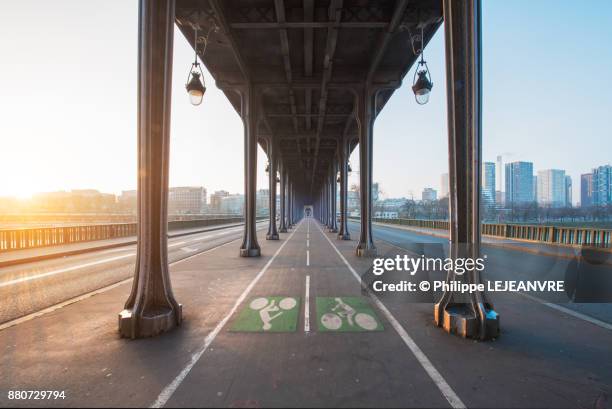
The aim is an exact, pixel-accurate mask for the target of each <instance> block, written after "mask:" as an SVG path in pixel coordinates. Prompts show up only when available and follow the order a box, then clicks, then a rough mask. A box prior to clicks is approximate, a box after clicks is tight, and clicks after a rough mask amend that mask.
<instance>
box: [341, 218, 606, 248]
mask: <svg viewBox="0 0 612 409" xmlns="http://www.w3.org/2000/svg"><path fill="white" fill-rule="evenodd" d="M349 219H358V218H356V217H349ZM372 221H374V222H379V223H385V224H395V225H402V226H411V227H420V228H426V229H436V230H449V222H448V221H447V220H421V219H380V218H373V219H372ZM482 234H483V235H485V236H492V237H501V238H507V239H515V240H524V241H532V242H540V243H551V244H566V245H574V246H583V245H586V246H598V247H612V230H610V229H600V228H593V227H565V226H545V225H533V224H498V223H483V224H482Z"/></svg>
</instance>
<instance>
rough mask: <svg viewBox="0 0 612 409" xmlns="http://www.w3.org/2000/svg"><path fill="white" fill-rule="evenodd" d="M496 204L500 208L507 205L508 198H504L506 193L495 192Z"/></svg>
mask: <svg viewBox="0 0 612 409" xmlns="http://www.w3.org/2000/svg"><path fill="white" fill-rule="evenodd" d="M495 203H496V204H497V205H498V206H504V205H505V204H506V197H505V196H504V192H502V191H501V190H496V191H495Z"/></svg>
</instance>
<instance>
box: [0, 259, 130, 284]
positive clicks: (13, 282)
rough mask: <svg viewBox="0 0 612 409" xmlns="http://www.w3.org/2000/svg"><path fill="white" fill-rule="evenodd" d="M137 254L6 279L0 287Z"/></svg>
mask: <svg viewBox="0 0 612 409" xmlns="http://www.w3.org/2000/svg"><path fill="white" fill-rule="evenodd" d="M135 255H136V253H128V254H124V255H122V256H117V257H110V258H105V259H102V260H98V261H92V262H90V263H85V264H79V265H76V266H72V267H66V268H60V269H59V270H53V271H48V272H46V273H42V274H36V275H33V276H28V277H22V278H17V279H15V280H11V281H5V282H3V283H0V288H2V287H8V286H11V285H15V284H21V283H25V282H28V281H33V280H39V279H41V278H44V277H49V276H53V275H56V274H62V273H67V272H69V271H74V270H79V269H81V268H85V267H91V266H97V265H99V264H105V263H110V262H111V261H116V260H121V259H124V258H128V257H134V256H135Z"/></svg>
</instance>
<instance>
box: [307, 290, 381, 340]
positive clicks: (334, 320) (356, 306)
mask: <svg viewBox="0 0 612 409" xmlns="http://www.w3.org/2000/svg"><path fill="white" fill-rule="evenodd" d="M317 323H318V328H319V331H321V332H370V331H382V330H384V327H383V325H382V323H381V322H380V320H379V319H378V317H377V316H376V313H375V312H374V310H373V309H372V307H371V306H370V304H369V303H368V301H367V299H365V298H363V297H317Z"/></svg>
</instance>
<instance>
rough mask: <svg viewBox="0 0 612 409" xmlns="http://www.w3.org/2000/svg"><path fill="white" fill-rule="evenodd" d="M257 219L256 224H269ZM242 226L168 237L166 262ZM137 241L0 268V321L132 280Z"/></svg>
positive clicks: (231, 236)
mask: <svg viewBox="0 0 612 409" xmlns="http://www.w3.org/2000/svg"><path fill="white" fill-rule="evenodd" d="M267 223H268V222H267V221H266V222H260V223H259V224H258V228H259V229H262V228H265V227H266V226H267ZM242 232H243V227H242V226H238V227H231V228H227V229H221V230H215V231H208V232H202V233H197V234H192V235H187V236H181V237H176V238H171V239H169V240H168V260H169V262H170V263H174V262H176V261H179V260H182V259H184V258H186V257H190V256H193V255H194V254H198V253H201V252H204V251H207V250H209V249H211V248H214V247H217V246H219V245H222V244H224V243H227V242H229V241H232V240H235V239H236V238H239V237H241V235H242ZM135 258H136V246H135V245H128V246H122V247H117V248H113V249H107V250H100V251H91V252H88V253H84V254H80V255H73V256H68V257H60V258H54V259H50V260H45V261H39V262H34V263H28V264H20V265H16V266H11V267H6V268H2V269H0V300H2V302H1V303H0V324H2V323H4V322H7V321H11V320H13V319H15V318H18V317H22V316H24V315H28V314H31V313H34V312H37V311H40V310H42V309H44V308H47V307H49V306H52V305H56V304H58V303H61V302H64V301H66V300H70V299H72V298H74V297H78V296H81V295H82V294H86V293H89V292H92V291H95V290H98V289H100V288H103V287H106V286H109V285H113V284H115V283H118V282H120V281H123V280H126V279H130V278H131V277H132V276H133V274H134V262H135Z"/></svg>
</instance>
